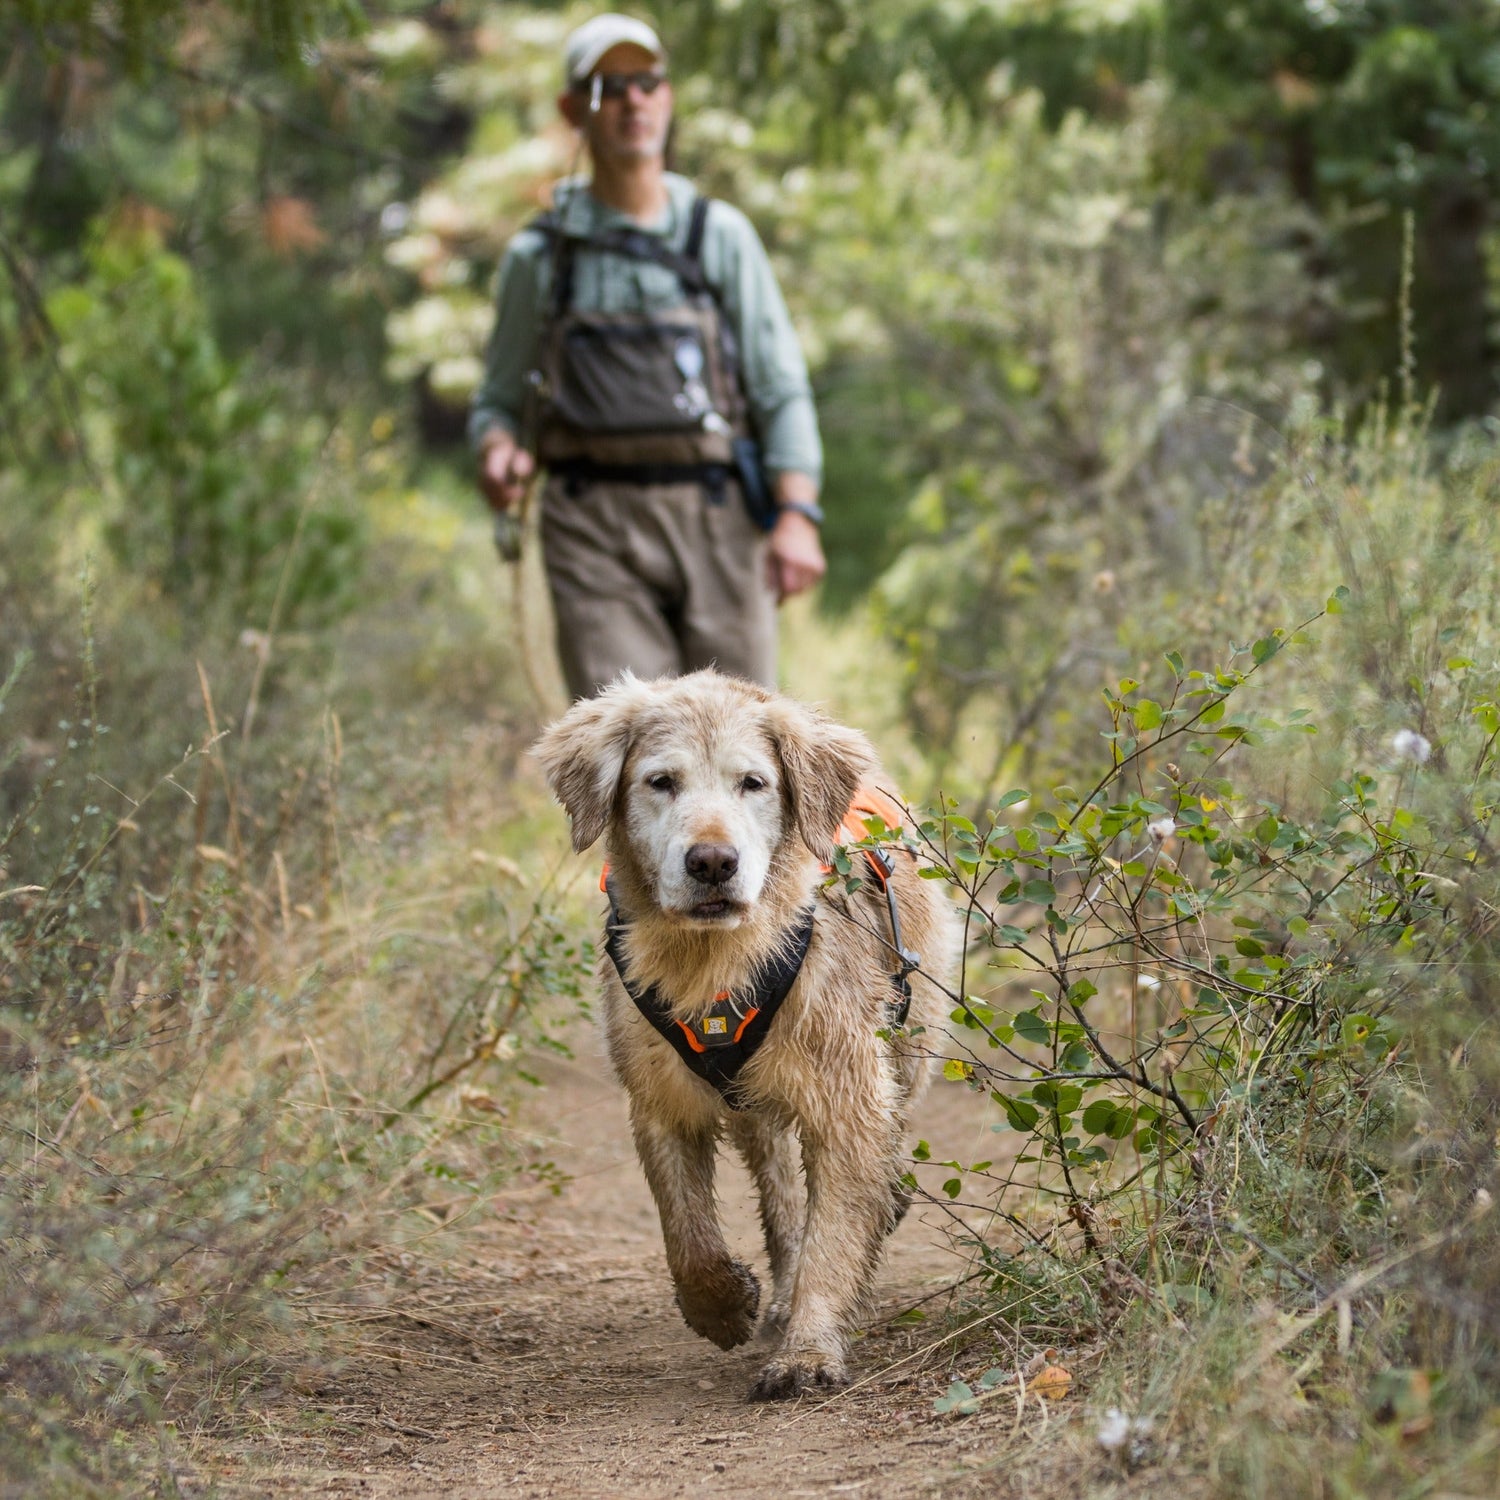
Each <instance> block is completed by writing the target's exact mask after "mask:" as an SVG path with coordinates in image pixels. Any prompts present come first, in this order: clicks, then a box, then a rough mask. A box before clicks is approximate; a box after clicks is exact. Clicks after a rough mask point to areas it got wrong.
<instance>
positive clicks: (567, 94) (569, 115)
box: [557, 88, 588, 130]
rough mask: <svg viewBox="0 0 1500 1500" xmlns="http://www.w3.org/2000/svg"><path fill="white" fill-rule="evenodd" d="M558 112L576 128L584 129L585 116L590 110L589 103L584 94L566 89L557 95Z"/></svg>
mask: <svg viewBox="0 0 1500 1500" xmlns="http://www.w3.org/2000/svg"><path fill="white" fill-rule="evenodd" d="M557 112H558V114H560V115H561V116H562V117H563V119H565V120H566V121H567V122H568V124H569V125H571V126H572V127H573V129H574V130H582V129H583V117H584V115H585V114H586V113H587V112H588V104H587V102H586V101H585V99H584V97H583V95H582V94H580V93H578V92H577V91H576V90H574V89H570V88H569V89H564V90H563V91H562V93H560V94H559V95H558V96H557Z"/></svg>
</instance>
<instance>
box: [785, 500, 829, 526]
mask: <svg viewBox="0 0 1500 1500" xmlns="http://www.w3.org/2000/svg"><path fill="white" fill-rule="evenodd" d="M784 511H791V513H792V514H793V515H794V516H806V517H807V519H808V520H809V521H811V522H812V523H813V525H814V526H821V525H822V524H823V507H822V506H821V505H818V504H816V503H814V502H813V501H811V500H783V501H782V503H781V504H780V505H778V506H777V507H776V513H777V515H781V514H782V513H783V512H784Z"/></svg>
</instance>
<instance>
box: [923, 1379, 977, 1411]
mask: <svg viewBox="0 0 1500 1500" xmlns="http://www.w3.org/2000/svg"><path fill="white" fill-rule="evenodd" d="M932 1409H933V1411H935V1412H938V1413H940V1414H941V1413H944V1412H952V1413H953V1414H954V1415H955V1416H967V1415H968V1414H969V1413H970V1412H974V1411H978V1410H979V1403H978V1402H977V1401H976V1400H975V1399H974V1392H973V1391H972V1390H971V1389H970V1388H969V1386H968V1385H967V1384H965V1383H964V1382H963V1381H962V1380H955V1381H954V1382H953V1384H952V1385H950V1386H949V1387H948V1394H947V1395H945V1396H939V1397H938V1398H937V1400H936V1401H934V1402H933V1403H932Z"/></svg>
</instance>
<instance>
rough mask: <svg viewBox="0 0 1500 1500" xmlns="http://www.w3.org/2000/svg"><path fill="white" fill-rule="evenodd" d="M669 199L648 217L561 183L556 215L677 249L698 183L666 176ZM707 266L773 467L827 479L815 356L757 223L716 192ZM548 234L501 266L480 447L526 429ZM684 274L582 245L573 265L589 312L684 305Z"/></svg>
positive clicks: (577, 298)
mask: <svg viewBox="0 0 1500 1500" xmlns="http://www.w3.org/2000/svg"><path fill="white" fill-rule="evenodd" d="M666 186H667V197H668V204H667V208H666V211H665V212H664V213H663V215H662V216H661V218H660V219H658V220H657V221H655V222H653V223H649V224H645V225H640V224H637V223H636V222H635V221H634V220H633V219H630V218H627V217H626V215H624V214H622V213H620V212H619V211H618V210H616V209H612V208H608V207H606V206H605V205H604V204H602V203H600V202H599V200H598V199H597V198H595V197H594V196H593V194H591V193H590V192H589V191H588V189H587V187H586V185H585V184H584V183H582V182H581V181H578V180H573V181H570V182H565V183H561V184H559V186H558V189H557V194H556V201H557V212H558V214H559V215H560V217H561V220H562V224H563V228H564V230H565V231H567V232H569V233H572V234H588V235H592V234H598V233H600V232H602V231H605V230H609V229H614V228H617V227H622V226H624V227H630V228H636V229H640V228H645V229H646V230H648V231H649V232H651V233H653V234H660V235H661V236H662V237H663V238H664V239H665V240H666V241H667V243H668V244H669V245H670V246H671V247H672V248H673V249H674V250H679V251H680V250H681V249H682V248H683V245H684V243H685V242H686V239H687V232H688V219H689V216H690V214H691V212H692V204H693V198H694V196H695V193H696V190H695V189H694V187H693V185H692V183H691V182H689V181H688V180H687V178H685V177H679V176H677V175H676V173H672V172H669V173H667V174H666ZM702 264H703V274H704V276H705V277H707V279H708V282H709V285H710V286H711V287H713V288H714V290H715V291H716V292H717V294H718V297H719V303H720V306H721V307H722V308H723V309H724V313H725V316H726V317H727V318H728V319H729V324H730V327H731V328H732V329H733V331H734V334H735V337H736V339H737V340H738V343H739V349H740V370H741V377H742V379H743V381H744V385H745V395H746V397H747V398H748V400H749V403H750V411H751V414H752V415H753V417H754V420H755V430H756V432H757V433H758V434H759V436H760V440H761V446H762V450H763V454H764V462H765V466H766V468H767V469H768V470H770V472H771V473H772V474H781V473H786V472H789V471H791V472H796V473H799V474H808V475H810V476H811V477H812V478H813V479H814V480H819V479H821V477H822V469H823V446H822V442H821V440H820V439H819V436H818V419H817V414H816V413H815V412H814V410H813V400H812V388H811V386H810V385H809V384H808V379H807V364H806V361H805V360H804V359H803V357H802V347H801V345H800V344H799V343H798V341H797V334H796V331H795V330H794V329H793V327H792V320H791V317H790V316H789V315H788V313H787V310H786V302H785V301H784V300H783V298H782V295H781V288H780V287H778V286H777V284H776V277H775V274H774V273H773V272H772V270H771V264H770V261H769V260H767V258H766V252H765V248H764V246H762V244H761V242H760V237H759V235H757V234H756V232H755V229H754V227H753V226H752V225H751V223H750V221H749V220H748V219H747V218H746V217H745V216H744V214H742V213H741V212H740V211H739V210H738V209H737V208H734V207H732V206H731V205H730V204H728V203H724V202H721V201H719V200H718V199H715V200H714V202H713V204H712V206H711V207H710V208H709V211H708V219H707V221H706V223H705V224H704V230H703V248H702ZM551 269H552V267H551V258H550V255H549V253H548V241H547V239H546V237H545V236H544V235H542V234H540V233H538V232H537V231H535V230H530V229H527V230H522V231H521V233H520V234H518V235H517V236H516V237H515V239H514V240H512V241H511V243H510V246H509V248H508V249H507V250H506V252H505V258H504V259H503V260H502V261H501V263H500V281H499V288H498V290H497V292H496V295H495V307H496V315H495V328H494V332H493V333H492V334H491V335H490V342H489V347H488V349H487V351H486V354H485V367H484V378H483V380H482V381H481V382H480V385H479V389H478V391H477V392H476V393H475V396H474V404H473V407H472V409H471V410H470V413H469V438H470V441H471V442H472V443H473V444H474V446H475V447H476V448H477V447H478V446H479V444H480V443H481V442H482V440H483V438H484V435H485V433H486V432H488V431H489V430H490V429H491V428H493V427H503V428H505V430H506V431H508V432H510V433H512V434H514V433H515V432H517V430H518V428H519V426H520V417H521V408H522V402H523V399H524V394H525V381H526V375H527V372H528V371H529V370H531V369H533V368H534V367H535V365H536V357H537V338H538V335H539V334H540V332H541V328H542V323H543V320H544V317H545V313H546V307H547V299H548V296H549V294H550V290H551V283H552V277H551ZM681 302H682V288H681V285H680V284H679V282H678V280H677V278H676V276H674V275H673V274H672V272H671V271H669V270H668V269H667V268H666V267H665V266H661V265H657V264H656V263H655V262H654V261H641V260H632V259H630V258H628V257H626V256H622V255H612V254H601V253H600V252H597V251H590V250H582V251H580V252H579V254H578V256H577V258H576V260H575V262H574V272H573V305H574V306H575V307H577V308H579V309H580V310H582V311H590V312H642V311H656V310H665V309H667V308H671V307H675V306H679V305H680V304H681Z"/></svg>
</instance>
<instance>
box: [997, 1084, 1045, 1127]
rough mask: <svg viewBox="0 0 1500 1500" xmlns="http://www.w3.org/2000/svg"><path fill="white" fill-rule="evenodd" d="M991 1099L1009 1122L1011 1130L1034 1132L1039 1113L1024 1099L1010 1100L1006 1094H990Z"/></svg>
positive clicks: (1039, 1117) (1040, 1115)
mask: <svg viewBox="0 0 1500 1500" xmlns="http://www.w3.org/2000/svg"><path fill="white" fill-rule="evenodd" d="M990 1098H991V1099H993V1100H994V1101H995V1102H996V1103H997V1104H998V1105H999V1106H1000V1107H1001V1108H1002V1109H1003V1110H1004V1111H1005V1117H1006V1119H1007V1120H1009V1122H1010V1127H1011V1129H1012V1130H1035V1129H1036V1123H1037V1121H1038V1120H1040V1119H1041V1117H1042V1113H1041V1111H1040V1110H1039V1109H1038V1108H1037V1107H1036V1106H1035V1105H1034V1104H1028V1103H1027V1102H1026V1100H1024V1099H1012V1098H1011V1097H1010V1096H1009V1095H1008V1094H1000V1093H996V1092H994V1091H993V1090H992V1091H991V1093H990Z"/></svg>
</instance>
